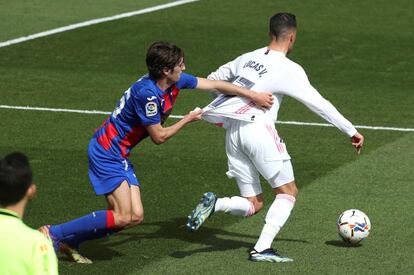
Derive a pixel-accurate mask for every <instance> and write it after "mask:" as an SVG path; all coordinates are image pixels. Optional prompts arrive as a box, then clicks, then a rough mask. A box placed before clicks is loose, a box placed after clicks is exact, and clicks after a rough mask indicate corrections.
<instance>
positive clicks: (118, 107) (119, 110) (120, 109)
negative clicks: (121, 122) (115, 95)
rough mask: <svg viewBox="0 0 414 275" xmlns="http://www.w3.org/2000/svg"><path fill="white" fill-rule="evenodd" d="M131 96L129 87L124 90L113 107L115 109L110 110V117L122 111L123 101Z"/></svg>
mask: <svg viewBox="0 0 414 275" xmlns="http://www.w3.org/2000/svg"><path fill="white" fill-rule="evenodd" d="M130 97H131V88H129V89H128V90H126V91H125V93H124V95H123V96H122V97H121V99H120V100H119V103H118V106H117V107H116V108H115V110H114V111H113V112H112V117H113V118H116V117H117V116H118V115H119V114H120V113H121V111H122V109H123V108H124V107H125V102H126V101H127V100H128V99H129V98H130Z"/></svg>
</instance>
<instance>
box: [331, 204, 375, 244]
mask: <svg viewBox="0 0 414 275" xmlns="http://www.w3.org/2000/svg"><path fill="white" fill-rule="evenodd" d="M336 226H337V228H338V233H339V236H341V238H342V239H343V240H344V241H345V242H346V243H349V244H357V243H359V242H360V241H362V240H363V239H365V238H366V237H368V235H369V232H370V231H371V222H370V220H369V218H368V216H367V215H366V214H365V213H364V212H362V211H361V210H358V209H349V210H346V211H344V212H343V213H342V214H341V215H340V216H339V218H338V220H337V221H336Z"/></svg>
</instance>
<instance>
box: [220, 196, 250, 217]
mask: <svg viewBox="0 0 414 275" xmlns="http://www.w3.org/2000/svg"><path fill="white" fill-rule="evenodd" d="M214 212H224V213H230V214H232V215H236V216H244V217H247V216H251V215H253V214H254V213H255V210H254V206H253V204H252V203H251V202H250V201H249V200H248V199H246V198H242V197H236V196H235V197H231V198H228V197H225V198H219V199H217V201H216V205H215V207H214Z"/></svg>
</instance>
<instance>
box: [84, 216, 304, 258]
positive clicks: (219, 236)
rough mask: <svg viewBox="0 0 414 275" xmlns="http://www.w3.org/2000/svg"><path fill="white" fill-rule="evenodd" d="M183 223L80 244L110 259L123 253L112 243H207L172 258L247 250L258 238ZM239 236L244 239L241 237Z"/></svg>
mask: <svg viewBox="0 0 414 275" xmlns="http://www.w3.org/2000/svg"><path fill="white" fill-rule="evenodd" d="M185 223H186V219H183V218H175V219H171V220H168V221H159V222H154V223H144V224H142V225H140V226H139V227H150V226H156V227H157V228H158V229H157V230H156V231H154V232H149V233H146V232H143V233H139V232H138V233H135V232H128V231H124V232H120V233H118V234H116V235H115V236H111V241H110V243H109V242H108V239H103V240H97V241H94V242H87V243H85V245H84V246H82V252H83V253H85V255H89V256H90V257H92V258H93V259H95V260H110V259H112V258H113V257H119V256H123V254H122V253H119V252H117V251H115V250H113V249H111V247H116V246H119V245H122V244H124V243H129V242H139V241H140V240H143V239H160V240H162V239H177V240H181V241H183V242H187V243H190V244H191V243H193V244H201V245H205V246H207V247H203V248H199V249H194V250H189V251H174V252H173V253H171V254H170V256H171V257H174V258H184V257H187V256H190V255H192V254H196V253H205V252H207V253H208V252H214V251H225V250H233V249H239V248H246V251H249V250H250V249H251V248H252V247H253V246H254V244H255V242H256V240H257V238H258V236H256V235H248V234H242V233H237V232H229V231H226V230H223V229H217V228H209V227H203V228H201V229H200V230H198V231H196V232H188V231H187V228H186V227H185ZM116 236H122V237H125V236H127V238H122V240H119V241H116V239H117V237H116ZM241 239H247V240H246V241H244V240H241ZM114 240H115V241H114ZM277 241H278V242H301V243H308V242H307V241H304V240H296V239H277Z"/></svg>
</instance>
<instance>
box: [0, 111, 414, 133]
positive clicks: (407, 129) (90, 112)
mask: <svg viewBox="0 0 414 275" xmlns="http://www.w3.org/2000/svg"><path fill="white" fill-rule="evenodd" d="M0 109H14V110H28V111H44V112H61V113H79V114H97V115H110V114H111V113H112V112H105V111H98V110H77V109H61V108H45V107H30V106H12V105H0ZM170 117H171V118H183V117H184V116H181V115H170ZM276 124H287V125H301V126H320V127H334V126H333V125H331V124H327V123H316V122H301V121H280V120H278V121H276ZM355 128H358V129H368V130H382V131H395V132H414V128H396V127H385V126H368V125H355Z"/></svg>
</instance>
